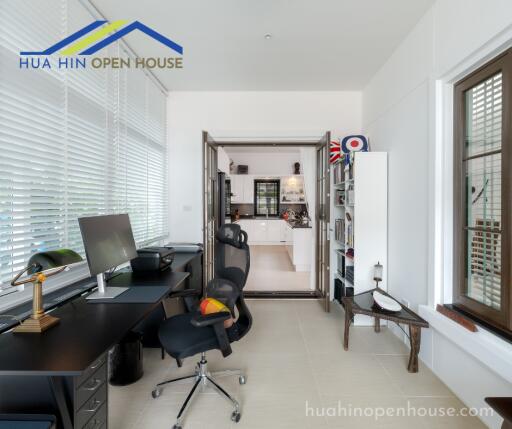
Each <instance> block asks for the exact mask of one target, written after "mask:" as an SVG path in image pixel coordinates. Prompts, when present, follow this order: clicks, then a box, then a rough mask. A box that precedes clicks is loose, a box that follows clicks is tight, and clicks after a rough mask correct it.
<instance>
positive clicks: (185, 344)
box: [152, 224, 252, 429]
mask: <svg viewBox="0 0 512 429" xmlns="http://www.w3.org/2000/svg"><path fill="white" fill-rule="evenodd" d="M249 266H250V253H249V246H248V245H247V233H246V232H245V231H242V230H241V229H240V225H237V224H227V225H223V226H221V227H220V228H219V230H218V231H217V234H216V241H215V273H214V279H213V280H211V281H210V282H209V283H208V285H207V287H206V296H208V297H211V298H216V299H218V300H219V301H222V302H223V303H224V304H225V305H226V306H227V307H228V308H229V310H230V312H231V314H230V313H228V312H220V313H213V314H208V315H204V316H203V315H201V313H200V312H199V311H193V312H190V313H185V314H180V315H177V316H174V317H170V318H169V319H167V320H166V321H164V322H163V323H162V325H161V327H160V329H159V331H158V336H159V338H160V342H161V344H162V347H163V348H164V349H165V351H166V352H167V353H168V354H169V355H171V356H172V357H173V358H174V359H177V360H181V359H184V358H186V357H190V356H194V355H196V354H198V353H200V354H201V360H200V361H199V362H198V363H197V366H196V369H195V373H194V374H192V375H189V376H185V377H179V378H176V379H173V380H168V381H164V382H162V383H158V384H157V385H156V387H155V389H154V390H153V392H152V395H153V398H158V397H159V396H160V395H161V394H162V391H163V386H164V385H166V384H169V383H173V382H176V381H181V380H186V379H195V383H194V385H193V387H192V390H191V391H190V393H189V394H188V396H187V398H186V400H185V402H184V404H183V405H182V407H181V409H180V411H179V413H178V416H177V418H176V424H175V425H174V426H173V429H182V426H181V425H182V421H183V417H184V414H185V411H186V410H187V407H188V405H189V404H190V401H191V400H192V398H193V396H194V394H195V393H196V391H197V388H198V387H199V385H203V386H206V385H210V384H211V385H212V386H213V388H214V389H215V390H216V391H217V392H218V393H219V394H220V395H223V396H225V397H226V398H227V399H228V400H230V401H231V403H232V404H233V406H234V411H233V413H232V414H231V420H233V421H234V422H238V421H240V418H241V413H240V405H239V403H238V402H237V401H236V399H234V398H233V397H231V395H229V393H228V392H226V391H225V390H224V389H223V388H222V387H221V386H220V385H219V384H218V383H217V381H215V378H220V377H225V376H238V377H239V378H238V380H239V383H240V384H245V376H244V374H243V373H242V372H241V371H240V370H227V371H219V372H216V373H215V372H214V373H211V374H210V372H208V367H207V361H206V352H207V351H209V350H220V351H221V352H222V355H223V356H224V357H226V356H229V355H230V354H231V352H232V350H231V345H230V344H231V343H232V342H234V341H238V340H240V339H241V338H242V337H243V336H244V335H245V334H247V332H248V331H249V330H250V329H251V324H252V316H251V313H250V312H249V309H248V308H247V305H246V304H245V302H244V296H243V292H242V290H243V288H244V286H245V282H246V281H247V276H248V274H249ZM235 309H236V310H235ZM236 312H237V313H238V317H237V318H236V321H235V322H234V323H233V325H232V326H231V327H230V328H227V329H226V328H225V327H224V321H226V320H228V319H230V318H231V317H235V316H236Z"/></svg>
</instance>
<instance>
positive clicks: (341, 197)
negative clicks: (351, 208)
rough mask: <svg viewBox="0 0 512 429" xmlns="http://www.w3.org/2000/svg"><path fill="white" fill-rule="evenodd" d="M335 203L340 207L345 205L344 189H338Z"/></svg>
mask: <svg viewBox="0 0 512 429" xmlns="http://www.w3.org/2000/svg"><path fill="white" fill-rule="evenodd" d="M334 201H335V204H336V205H338V206H343V205H345V191H344V190H343V189H336V193H335V200H334Z"/></svg>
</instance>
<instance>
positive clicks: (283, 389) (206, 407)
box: [109, 300, 484, 429]
mask: <svg viewBox="0 0 512 429" xmlns="http://www.w3.org/2000/svg"><path fill="white" fill-rule="evenodd" d="M248 304H249V306H250V309H251V311H252V313H253V316H254V325H253V328H252V330H251V331H250V332H249V334H248V335H247V336H246V337H245V338H244V339H243V340H242V341H240V342H239V343H236V344H234V346H233V354H232V355H231V356H229V357H228V358H226V359H223V358H222V356H221V355H220V352H217V351H214V352H210V353H209V354H208V361H209V366H210V368H209V369H210V370H216V369H227V368H242V369H245V370H246V373H247V384H246V385H244V386H239V385H238V381H237V380H236V379H234V378H232V379H229V378H228V379H222V380H221V382H222V385H223V386H224V387H225V388H226V389H227V390H228V391H229V392H230V393H231V394H233V395H235V396H236V397H237V398H238V399H239V400H240V401H241V402H242V419H241V421H240V422H239V423H238V424H235V423H233V422H231V421H230V414H231V405H230V404H229V403H228V402H227V401H225V400H224V399H223V398H221V397H219V396H218V395H217V394H216V393H213V392H212V391H206V392H203V393H201V394H200V395H198V396H197V397H196V400H195V402H194V403H193V404H192V406H191V408H190V409H189V412H188V414H187V418H186V420H185V424H184V427H185V428H186V429H198V428H209V429H216V428H219V429H220V428H239V429H256V428H258V429H260V428H272V429H286V428H290V429H292V428H294V429H300V428H311V429H312V428H315V429H316V428H391V427H393V428H399V429H400V428H415V429H430V428H455V429H456V428H461V429H462V428H465V429H476V428H484V426H483V424H482V423H481V422H480V421H479V420H478V419H476V418H474V417H472V418H469V417H414V416H409V417H390V416H387V417H382V418H378V419H376V418H375V416H370V417H347V416H343V415H338V414H339V413H338V405H339V404H341V405H343V406H345V407H346V409H347V410H349V409H352V410H354V409H355V408H356V407H360V409H365V410H364V411H365V412H368V411H366V407H378V408H377V409H378V410H381V409H383V408H382V407H384V408H388V407H391V408H394V409H402V410H405V409H407V408H408V407H409V408H410V407H420V409H423V410H425V409H431V408H433V407H455V408H460V407H462V403H461V402H460V401H459V400H458V399H457V398H456V397H455V396H454V395H453V394H452V392H451V391H450V390H449V389H448V388H447V387H446V386H445V385H444V384H443V383H442V382H441V381H440V380H439V379H438V378H437V377H436V376H435V375H433V374H432V372H430V371H429V370H428V369H427V368H426V367H425V366H424V365H421V366H420V372H419V373H418V374H409V373H408V372H407V370H406V364H407V355H408V351H407V349H406V347H405V346H404V345H403V344H402V343H401V342H400V341H399V340H398V339H397V338H396V337H395V336H394V335H393V334H391V333H390V332H388V331H387V330H386V329H385V328H384V329H383V330H382V332H381V333H380V334H375V333H374V332H373V331H372V330H371V329H369V328H352V329H351V332H350V334H351V338H350V340H351V344H350V351H348V352H345V351H343V348H342V336H343V328H342V325H343V312H342V310H341V309H340V308H339V307H338V306H337V305H333V309H332V312H331V313H330V314H325V313H323V311H322V310H321V308H320V306H319V304H318V303H316V302H314V301H304V300H302V301H283V300H275V301H269V300H265V301H263V300H253V301H249V302H248ZM144 359H145V361H144V370H145V374H144V377H143V378H142V379H141V380H139V381H138V382H137V383H135V384H133V385H131V386H127V387H122V388H120V387H115V388H114V387H111V388H110V391H109V394H110V421H109V424H110V425H109V427H110V428H111V429H131V428H137V429H139V428H151V429H160V428H162V429H164V428H165V429H170V428H172V425H173V424H174V419H175V416H176V414H177V412H178V410H179V408H180V406H181V404H182V402H183V401H184V399H185V397H186V393H187V392H188V391H189V389H190V387H191V386H190V384H188V383H187V384H181V385H173V386H171V387H168V388H167V389H166V390H165V391H164V392H163V394H162V396H161V397H160V398H158V399H152V398H151V390H152V388H153V385H154V383H155V382H158V381H162V380H164V379H168V378H172V377H179V376H181V375H186V374H188V373H190V372H191V371H192V369H193V366H194V364H195V362H196V361H197V359H196V358H189V359H187V360H186V361H185V365H184V367H183V368H180V369H178V368H177V367H176V364H175V362H174V361H173V360H172V359H170V358H169V357H167V358H166V359H165V360H164V361H162V360H160V354H159V350H145V356H144ZM306 405H309V406H310V407H312V408H310V409H309V415H307V414H306ZM321 407H324V409H325V412H324V415H322V408H321ZM417 409H418V408H417ZM347 412H348V411H347ZM398 412H400V411H398ZM418 412H420V413H421V411H418ZM311 414H313V415H311ZM317 414H320V416H317ZM333 414H335V415H333ZM341 414H342V413H341Z"/></svg>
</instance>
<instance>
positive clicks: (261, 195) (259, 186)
mask: <svg viewBox="0 0 512 429" xmlns="http://www.w3.org/2000/svg"><path fill="white" fill-rule="evenodd" d="M254 214H255V215H256V216H267V215H268V216H279V180H255V181H254Z"/></svg>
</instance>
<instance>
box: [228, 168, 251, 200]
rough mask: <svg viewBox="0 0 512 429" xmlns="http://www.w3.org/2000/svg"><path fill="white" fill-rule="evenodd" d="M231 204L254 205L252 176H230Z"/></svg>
mask: <svg viewBox="0 0 512 429" xmlns="http://www.w3.org/2000/svg"><path fill="white" fill-rule="evenodd" d="M229 178H230V179H231V193H232V194H233V195H232V196H231V203H233V204H254V176H252V175H248V174H231V175H230V176H229Z"/></svg>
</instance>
